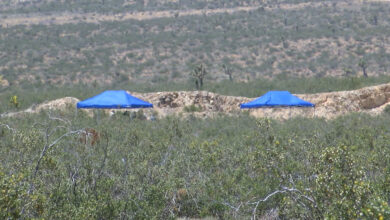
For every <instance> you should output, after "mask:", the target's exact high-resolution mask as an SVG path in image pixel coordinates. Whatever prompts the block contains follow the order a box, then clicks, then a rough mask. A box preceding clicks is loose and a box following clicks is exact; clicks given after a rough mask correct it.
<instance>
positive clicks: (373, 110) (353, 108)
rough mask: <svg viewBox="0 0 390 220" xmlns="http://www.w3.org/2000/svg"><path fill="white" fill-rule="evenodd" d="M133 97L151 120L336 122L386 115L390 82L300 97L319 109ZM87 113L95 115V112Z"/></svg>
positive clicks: (219, 98) (204, 95) (178, 95)
mask: <svg viewBox="0 0 390 220" xmlns="http://www.w3.org/2000/svg"><path fill="white" fill-rule="evenodd" d="M130 93H131V92H130ZM131 94H132V95H134V96H137V97H139V98H141V99H144V100H146V101H148V102H151V103H153V105H154V108H153V109H144V110H143V111H144V113H145V115H146V116H147V117H151V116H152V115H157V117H160V118H161V117H165V116H169V115H177V116H181V117H187V116H189V115H193V116H196V117H201V118H208V117H215V116H217V115H222V114H224V115H236V114H238V113H240V112H243V111H244V112H248V113H249V114H250V115H252V116H254V117H270V118H275V119H288V118H292V117H297V116H300V117H309V118H312V117H320V118H325V119H333V118H335V117H337V116H340V115H344V114H348V113H351V112H364V113H368V114H371V115H377V114H380V113H382V111H383V110H384V108H385V107H386V106H387V105H388V104H390V83H389V84H383V85H378V86H372V87H366V88H362V89H359V90H354V91H341V92H329V93H317V94H297V96H298V97H300V98H303V99H305V100H307V101H310V102H312V103H314V104H316V107H315V108H263V109H250V110H241V109H240V108H239V105H240V104H241V103H244V102H248V101H250V100H252V99H250V98H246V97H238V96H224V95H219V94H216V93H212V92H207V91H195V92H194V91H190V92H185V91H180V92H156V93H131ZM259 95H261V94H259ZM78 101H79V100H78V99H76V98H72V97H66V98H62V99H57V100H53V101H50V102H45V103H43V104H40V105H37V106H33V107H30V108H28V109H26V110H24V111H20V112H13V113H5V114H3V115H2V116H3V117H5V116H20V115H23V114H25V113H37V112H40V111H42V110H64V109H67V108H74V107H75V105H76V103H77V102H78ZM190 106H196V108H197V109H198V111H196V112H188V110H187V111H186V110H185V109H186V108H187V109H188V108H189V107H190ZM85 111H86V112H87V114H89V115H90V116H92V114H93V113H92V111H90V110H85ZM117 111H138V109H135V110H133V109H132V110H107V113H108V114H112V113H115V112H117Z"/></svg>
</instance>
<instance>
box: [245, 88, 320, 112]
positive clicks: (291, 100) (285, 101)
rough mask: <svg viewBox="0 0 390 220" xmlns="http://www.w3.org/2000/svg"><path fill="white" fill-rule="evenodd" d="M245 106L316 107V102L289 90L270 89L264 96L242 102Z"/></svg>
mask: <svg viewBox="0 0 390 220" xmlns="http://www.w3.org/2000/svg"><path fill="white" fill-rule="evenodd" d="M240 107H241V108H242V109H243V108H273V107H315V105H314V104H312V103H310V102H307V101H305V100H302V99H300V98H298V97H296V96H294V95H292V94H291V93H290V92H288V91H269V92H267V93H266V94H264V95H263V96H261V97H259V98H257V99H255V100H253V101H251V102H248V103H244V104H241V106H240Z"/></svg>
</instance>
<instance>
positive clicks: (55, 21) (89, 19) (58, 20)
mask: <svg viewBox="0 0 390 220" xmlns="http://www.w3.org/2000/svg"><path fill="white" fill-rule="evenodd" d="M382 1H386V0H382ZM389 1H390V0H389ZM269 2H270V4H267V3H268V1H264V3H262V4H255V5H251V6H242V7H235V8H217V9H192V10H166V11H146V12H128V13H118V14H99V13H69V12H67V13H56V14H53V15H45V14H38V13H34V14H14V15H9V16H3V17H0V24H1V25H2V26H3V28H6V27H10V26H15V25H37V24H43V25H62V24H68V23H80V22H86V23H99V22H105V21H125V20H130V19H134V20H150V19H156V18H173V17H178V16H190V15H211V14H220V13H229V14H231V13H236V12H242V11H247V12H249V11H253V10H257V9H259V7H263V8H264V9H265V10H280V9H281V10H300V9H302V8H305V7H322V6H324V5H327V4H329V5H330V4H331V3H332V2H331V1H329V2H328V1H322V2H310V3H297V4H277V5H275V4H273V2H271V1H269ZM351 3H359V4H361V1H356V0H354V1H349V2H348V3H347V2H339V3H337V6H338V7H342V8H344V7H349V6H350V5H351Z"/></svg>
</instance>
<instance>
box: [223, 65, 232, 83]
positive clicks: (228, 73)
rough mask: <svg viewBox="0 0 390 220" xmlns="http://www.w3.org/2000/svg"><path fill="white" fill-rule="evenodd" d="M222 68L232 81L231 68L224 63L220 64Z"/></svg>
mask: <svg viewBox="0 0 390 220" xmlns="http://www.w3.org/2000/svg"><path fill="white" fill-rule="evenodd" d="M222 68H223V71H224V72H225V74H226V75H228V76H229V80H230V81H233V70H232V68H231V67H229V66H227V65H225V64H223V65H222Z"/></svg>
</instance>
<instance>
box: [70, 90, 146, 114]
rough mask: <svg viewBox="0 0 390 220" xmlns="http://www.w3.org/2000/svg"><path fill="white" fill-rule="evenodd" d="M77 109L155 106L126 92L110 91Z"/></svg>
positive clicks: (78, 104)
mask: <svg viewBox="0 0 390 220" xmlns="http://www.w3.org/2000/svg"><path fill="white" fill-rule="evenodd" d="M77 108H98V109H113V108H153V104H151V103H149V102H145V101H144V100H141V99H139V98H136V97H134V96H132V95H130V94H129V93H127V92H126V91H124V90H109V91H105V92H103V93H100V94H99V95H96V96H94V97H92V98H89V99H86V100H84V101H80V102H78V103H77Z"/></svg>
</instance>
